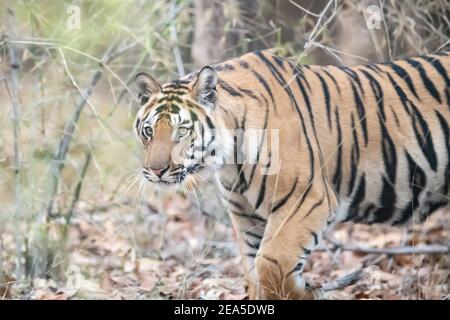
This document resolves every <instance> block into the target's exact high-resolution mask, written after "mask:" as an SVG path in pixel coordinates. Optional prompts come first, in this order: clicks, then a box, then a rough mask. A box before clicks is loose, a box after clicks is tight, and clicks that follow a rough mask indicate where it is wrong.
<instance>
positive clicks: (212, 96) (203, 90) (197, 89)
mask: <svg viewBox="0 0 450 320" xmlns="http://www.w3.org/2000/svg"><path fill="white" fill-rule="evenodd" d="M216 85H217V72H216V70H214V68H213V67H211V66H205V67H203V68H202V69H201V70H200V72H199V73H198V75H197V80H196V81H195V84H194V87H193V90H192V93H193V96H194V98H195V100H196V101H197V102H198V103H200V104H201V105H203V106H205V107H207V108H211V109H212V108H214V105H215V103H216V99H217V91H216Z"/></svg>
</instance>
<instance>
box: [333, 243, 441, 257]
mask: <svg viewBox="0 0 450 320" xmlns="http://www.w3.org/2000/svg"><path fill="white" fill-rule="evenodd" d="M340 248H341V249H342V250H345V251H353V252H361V253H374V254H388V255H396V254H433V253H450V247H447V246H444V245H439V244H435V245H425V246H404V247H394V248H364V247H359V246H342V247H340Z"/></svg>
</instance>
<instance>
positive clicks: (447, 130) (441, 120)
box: [436, 111, 450, 194]
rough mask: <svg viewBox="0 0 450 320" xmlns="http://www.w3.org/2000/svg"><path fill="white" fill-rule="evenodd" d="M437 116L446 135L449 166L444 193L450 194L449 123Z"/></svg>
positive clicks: (437, 113)
mask: <svg viewBox="0 0 450 320" xmlns="http://www.w3.org/2000/svg"><path fill="white" fill-rule="evenodd" d="M436 115H437V117H438V120H439V124H440V126H441V130H442V132H443V133H444V138H445V143H446V147H447V166H446V169H445V185H444V192H445V193H446V194H448V192H449V183H450V181H449V180H450V167H449V166H450V130H449V127H448V122H447V121H446V120H445V118H444V117H443V116H442V115H441V114H440V113H439V112H438V111H436Z"/></svg>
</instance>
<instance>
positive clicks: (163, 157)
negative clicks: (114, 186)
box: [135, 51, 450, 299]
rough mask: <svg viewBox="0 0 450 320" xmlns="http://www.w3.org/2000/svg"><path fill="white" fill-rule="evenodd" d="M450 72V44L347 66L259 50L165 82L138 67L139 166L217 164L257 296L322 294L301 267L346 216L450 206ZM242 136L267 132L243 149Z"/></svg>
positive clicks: (409, 213)
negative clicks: (447, 47) (304, 62)
mask: <svg viewBox="0 0 450 320" xmlns="http://www.w3.org/2000/svg"><path fill="white" fill-rule="evenodd" d="M449 72H450V55H449V52H444V53H437V54H430V55H424V56H419V57H415V58H409V59H403V60H397V61H391V62H387V63H376V64H368V65H360V66H355V67H345V66H319V65H297V64H295V63H293V62H291V61H290V60H288V59H283V58H280V57H278V56H276V55H274V54H272V53H271V52H269V51H258V52H252V53H248V54H245V55H243V56H242V57H240V58H237V59H233V60H229V61H226V62H223V63H220V64H217V65H213V66H205V67H203V68H202V69H201V70H200V71H198V72H194V73H192V74H190V75H188V76H186V77H183V78H181V79H179V80H176V81H172V82H169V83H166V84H164V85H160V84H159V83H158V82H157V81H156V80H155V79H154V78H153V77H151V76H150V75H148V74H145V73H139V74H137V76H136V84H137V88H138V90H139V101H140V105H141V106H140V109H139V111H138V113H137V117H136V122H135V131H136V133H137V135H138V137H139V138H140V140H141V141H142V143H143V147H144V149H145V160H144V163H143V167H142V173H143V175H144V176H145V177H146V179H148V180H149V181H150V182H152V183H155V184H158V185H179V184H183V183H188V182H189V181H190V179H195V178H196V177H197V176H198V174H199V172H201V171H202V170H203V168H207V167H209V168H213V170H214V172H215V176H216V180H217V182H218V185H219V189H220V192H221V198H222V199H223V202H224V204H225V206H226V208H227V211H228V212H229V215H230V218H231V221H232V224H233V227H234V229H235V231H236V233H237V238H238V240H239V247H240V251H241V254H242V260H243V265H244V271H245V276H246V280H247V288H248V293H249V298H250V299H313V298H314V296H315V293H316V292H315V291H314V290H312V289H311V286H310V285H308V283H306V281H305V280H304V278H303V277H302V272H303V268H304V266H305V263H306V262H307V259H308V257H309V255H310V254H311V252H312V251H313V250H314V248H315V247H316V246H317V244H318V243H319V241H320V239H321V238H322V236H323V235H324V232H325V231H327V230H329V229H330V227H331V226H332V225H334V224H335V223H336V222H343V221H355V222H363V223H389V224H392V225H402V224H405V223H407V222H408V221H423V220H424V219H425V218H426V217H427V216H428V215H429V214H431V213H432V212H433V211H435V210H436V209H438V208H441V207H444V206H446V205H447V204H448V199H449V198H448V196H449V173H450V171H449V159H450V149H449V146H450V142H449V141H450V140H449V139H450V131H449V125H448V124H449V121H450V78H449ZM236 131H240V132H244V133H247V132H250V131H253V132H263V133H262V134H254V135H250V136H252V137H253V138H251V139H247V140H248V141H250V143H248V144H247V145H246V146H244V141H247V140H245V139H240V138H239V137H238V136H239V135H236V134H234V133H233V132H236ZM272 132H276V133H277V134H276V135H272V134H271V133H272ZM277 139H278V140H277ZM269 140H270V141H269ZM277 141H278V142H279V143H276V142H277ZM273 142H275V143H273ZM263 145H265V147H264V148H263ZM244 147H245V148H244ZM244 149H245V150H244ZM247 149H252V150H253V152H247V151H246V150H247ZM246 152H247V153H250V154H251V155H250V156H248V157H244V158H245V159H244V160H243V161H236V159H237V158H238V157H237V155H239V154H245V153H246ZM227 159H228V160H227ZM229 159H231V160H234V161H229Z"/></svg>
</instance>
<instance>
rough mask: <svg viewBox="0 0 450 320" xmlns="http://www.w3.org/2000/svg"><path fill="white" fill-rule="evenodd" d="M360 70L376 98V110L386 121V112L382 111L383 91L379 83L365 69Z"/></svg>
mask: <svg viewBox="0 0 450 320" xmlns="http://www.w3.org/2000/svg"><path fill="white" fill-rule="evenodd" d="M361 72H362V73H363V74H364V75H365V76H366V78H367V80H369V84H370V87H371V89H372V92H373V95H374V96H375V99H376V100H377V106H378V111H379V113H380V114H381V117H382V118H383V120H384V121H386V114H385V112H384V93H383V90H382V89H381V85H380V83H379V82H378V81H377V80H376V79H375V78H374V77H373V76H372V75H371V74H370V72H368V71H366V70H361Z"/></svg>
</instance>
